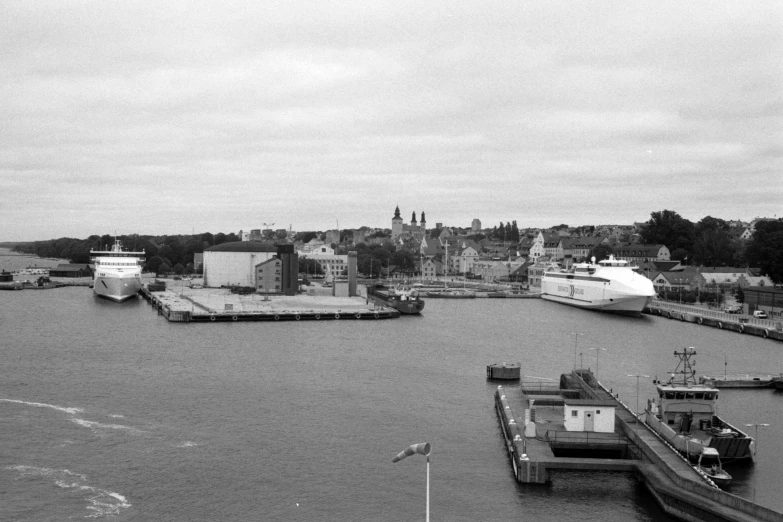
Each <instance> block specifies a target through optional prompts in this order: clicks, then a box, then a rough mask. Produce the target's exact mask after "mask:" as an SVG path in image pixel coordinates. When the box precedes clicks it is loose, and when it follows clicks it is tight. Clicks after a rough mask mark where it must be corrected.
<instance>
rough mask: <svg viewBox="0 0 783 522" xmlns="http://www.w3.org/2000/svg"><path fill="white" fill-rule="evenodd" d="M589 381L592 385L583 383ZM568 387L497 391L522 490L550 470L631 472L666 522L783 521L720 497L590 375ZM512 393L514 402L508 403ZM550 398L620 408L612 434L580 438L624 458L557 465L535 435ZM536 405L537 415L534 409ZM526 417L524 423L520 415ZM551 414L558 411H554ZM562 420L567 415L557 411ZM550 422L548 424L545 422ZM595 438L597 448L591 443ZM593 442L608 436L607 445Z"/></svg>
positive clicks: (576, 377) (568, 378)
mask: <svg viewBox="0 0 783 522" xmlns="http://www.w3.org/2000/svg"><path fill="white" fill-rule="evenodd" d="M583 375H586V376H587V377H588V378H587V380H588V381H590V383H591V385H588V383H587V382H586V381H585V379H583ZM561 382H565V383H566V385H567V386H566V387H561V386H557V387H554V386H552V387H551V389H548V388H545V387H543V386H541V385H540V384H539V385H538V387H536V388H532V387H531V386H529V385H526V384H525V383H523V384H522V385H521V387H520V388H509V390H508V391H507V390H506V389H505V388H504V387H503V386H498V389H497V391H496V392H495V409H496V411H497V414H498V419H499V421H500V424H501V427H502V432H503V437H504V438H505V441H506V447H507V450H508V454H509V458H510V460H511V464H512V469H513V473H514V477H515V478H516V480H517V481H518V482H520V483H530V484H543V483H545V482H547V481H548V480H549V471H550V470H608V471H625V472H632V473H633V474H634V475H635V477H636V478H637V480H639V481H641V482H643V483H644V485H645V487H646V488H647V489H648V490H649V491H650V493H651V494H652V495H653V497H654V498H655V500H656V501H657V503H658V504H659V505H660V506H661V508H662V509H663V510H664V511H665V512H666V513H667V514H669V515H671V516H673V517H676V518H679V519H682V520H688V521H695V522H702V521H703V522H713V521H740V522H745V521H747V522H751V521H763V522H781V521H783V513H779V512H777V511H774V510H771V509H769V508H766V507H764V506H761V505H759V504H756V503H754V502H751V501H749V500H746V499H744V498H741V497H738V496H736V495H732V494H731V493H727V492H726V491H723V490H721V489H719V488H718V487H717V486H716V485H715V484H714V483H713V482H712V481H711V480H710V479H709V477H708V476H707V475H705V474H703V473H702V472H700V471H697V469H696V468H694V467H693V466H691V464H690V463H689V462H688V461H687V460H686V459H685V458H684V457H682V456H681V455H680V454H679V453H678V452H677V451H676V450H675V449H674V448H673V447H671V446H670V445H669V443H668V442H667V441H666V440H664V439H663V438H661V437H660V436H659V435H658V434H657V433H655V432H654V431H653V430H652V429H650V428H649V427H648V426H647V425H646V424H645V423H643V422H641V421H640V420H639V419H638V418H637V416H636V415H635V414H634V413H633V412H632V411H631V410H630V409H629V408H628V406H626V405H625V404H624V403H623V402H622V401H620V400H619V399H618V398H617V397H615V396H614V395H612V393H611V392H610V391H609V390H607V389H606V388H605V387H604V386H602V385H601V384H600V383H598V382H597V381H595V379H594V378H593V376H592V374H591V373H590V372H589V371H588V370H575V371H573V372H572V373H571V374H569V375H564V376H563V378H562V379H561ZM512 390H514V391H515V393H514V396H512V395H511V393H512ZM547 396H550V397H556V396H561V397H562V396H571V397H572V398H574V397H575V398H581V399H590V400H596V401H612V402H613V403H614V404H615V421H616V431H617V432H618V433H617V436H621V437H622V438H623V439H624V443H625V448H622V446H623V444H622V442H620V441H618V440H617V439H616V438H615V437H613V435H615V434H589V433H588V434H583V435H585V438H584V441H583V447H589V448H590V449H591V450H592V451H595V450H596V449H601V444H606V443H609V444H611V446H612V448H613V449H617V448H620V450H621V453H622V454H623V455H624V456H625V458H619V459H611V458H578V457H557V456H555V455H554V452H553V450H552V440H551V439H552V438H553V437H552V436H550V435H549V434H548V433H547V434H546V435H545V436H542V435H541V434H539V433H537V423H536V422H535V418H536V417H540V416H541V414H545V413H546V410H547V405H548V404H556V403H557V399H552V398H550V399H547ZM531 400H532V401H533V403H534V404H535V405H536V408H531V407H529V406H530V404H531ZM515 409H516V410H517V411H519V410H520V409H524V412H525V413H524V416H523V417H519V416H518V415H517V414H515ZM553 411H554V410H553ZM558 413H559V414H560V415H561V416H562V410H558ZM545 422H548V421H545ZM590 435H593V436H594V438H595V439H596V440H594V441H593V442H592V443H591V442H590V441H589V439H588V438H587V437H589V436H590ZM596 435H604V436H603V437H600V436H596Z"/></svg>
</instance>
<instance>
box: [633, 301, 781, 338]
mask: <svg viewBox="0 0 783 522" xmlns="http://www.w3.org/2000/svg"><path fill="white" fill-rule="evenodd" d="M643 313H646V314H650V315H658V316H661V317H666V318H669V319H673V320H675V321H684V322H688V323H695V324H698V325H702V326H711V327H713V328H718V329H719V330H729V331H732V332H737V333H741V334H747V335H756V336H759V337H764V338H765V339H774V340H777V341H783V323H781V322H780V321H772V320H768V319H756V318H752V317H747V316H743V315H739V314H727V313H725V312H721V311H718V310H708V309H704V308H701V307H698V306H690V305H685V304H680V303H671V302H668V301H658V300H656V301H653V302H652V303H651V304H650V305H648V306H646V307H645V308H644V310H643Z"/></svg>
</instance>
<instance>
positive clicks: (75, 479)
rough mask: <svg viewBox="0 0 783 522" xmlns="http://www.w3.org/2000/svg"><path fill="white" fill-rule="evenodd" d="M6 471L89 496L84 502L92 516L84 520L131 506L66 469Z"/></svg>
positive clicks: (115, 512)
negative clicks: (34, 477) (88, 483)
mask: <svg viewBox="0 0 783 522" xmlns="http://www.w3.org/2000/svg"><path fill="white" fill-rule="evenodd" d="M6 469H13V470H16V471H19V472H20V473H21V474H22V475H24V476H38V477H52V478H53V479H54V483H55V484H56V485H57V486H59V487H61V488H64V489H75V490H77V491H83V492H85V493H86V494H88V495H90V496H88V497H86V498H85V500H86V501H87V502H89V503H90V505H89V506H87V509H88V510H89V511H91V512H92V514H90V515H87V516H86V517H85V518H98V517H105V516H109V515H118V514H119V512H120V509H123V508H128V507H130V506H131V504H130V502H128V499H126V498H125V497H124V496H123V495H120V494H119V493H115V492H113V491H107V490H105V489H100V488H96V487H94V486H90V485H87V484H84V483H85V482H87V477H86V476H85V475H82V474H80V473H74V472H73V471H70V470H67V469H51V468H41V467H37V466H23V465H18V466H8V467H7V468H6Z"/></svg>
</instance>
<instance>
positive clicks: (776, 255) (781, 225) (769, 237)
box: [745, 219, 783, 284]
mask: <svg viewBox="0 0 783 522" xmlns="http://www.w3.org/2000/svg"><path fill="white" fill-rule="evenodd" d="M755 228H756V230H755V232H753V237H751V239H750V241H749V242H748V246H747V249H746V251H745V255H746V256H747V259H748V263H749V264H750V265H751V266H757V267H759V268H761V270H762V273H765V274H767V275H768V276H769V277H770V278H771V279H772V281H773V282H774V283H775V284H778V283H781V282H783V219H778V220H777V221H759V222H758V223H756V227H755Z"/></svg>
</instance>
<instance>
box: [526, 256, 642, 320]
mask: <svg viewBox="0 0 783 522" xmlns="http://www.w3.org/2000/svg"><path fill="white" fill-rule="evenodd" d="M633 268H635V267H631V266H629V264H628V261H625V260H622V259H615V258H614V256H611V255H610V256H609V259H604V260H602V261H599V262H598V263H596V262H595V258H592V261H591V262H590V263H576V264H574V265H572V266H571V268H569V269H568V270H549V271H546V272H544V274H543V275H542V277H541V298H542V299H546V300H547V301H554V302H557V303H562V304H567V305H571V306H576V307H579V308H587V309H589V310H601V311H604V312H617V313H627V314H634V315H640V314H641V312H642V310H643V309H644V307H645V306H646V305H647V304H649V303H650V302H652V299H653V297H655V287H654V286H653V284H652V281H650V280H649V279H647V278H646V277H644V276H643V275H641V274H637V273H636V272H634V271H633Z"/></svg>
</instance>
